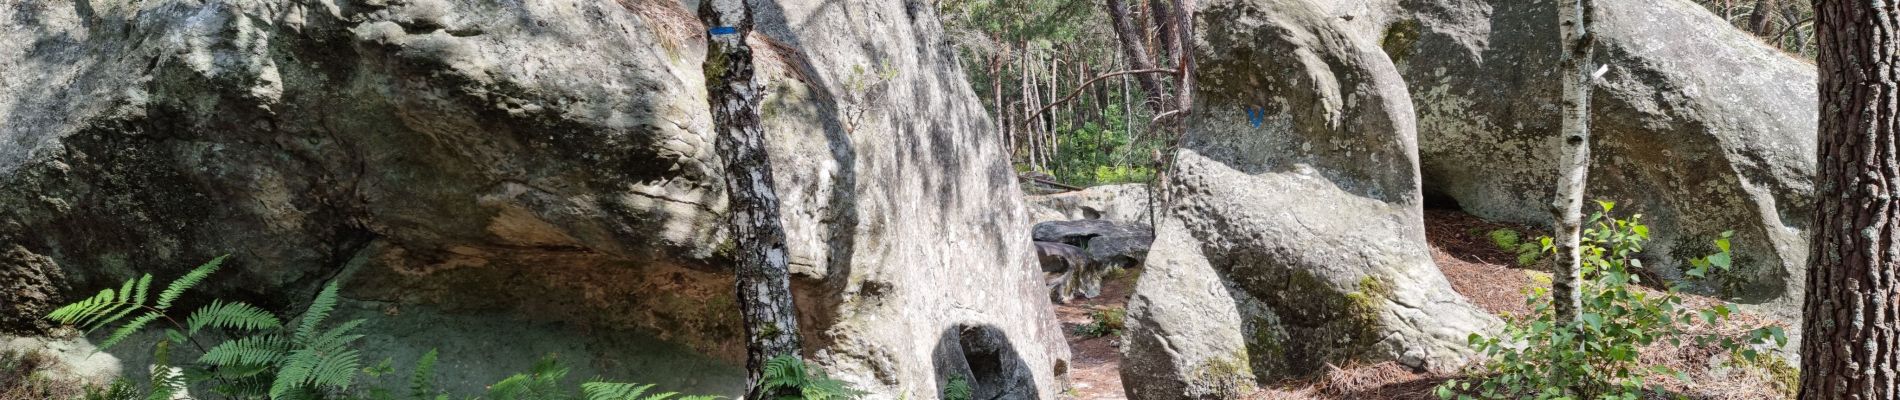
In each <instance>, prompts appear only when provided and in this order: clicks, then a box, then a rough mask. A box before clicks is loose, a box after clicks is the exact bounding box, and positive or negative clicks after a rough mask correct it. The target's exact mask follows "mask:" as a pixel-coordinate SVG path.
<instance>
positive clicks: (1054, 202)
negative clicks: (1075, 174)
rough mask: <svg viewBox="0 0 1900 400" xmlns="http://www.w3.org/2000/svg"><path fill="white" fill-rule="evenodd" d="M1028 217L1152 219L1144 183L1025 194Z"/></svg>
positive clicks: (1056, 218) (1031, 218) (1040, 220)
mask: <svg viewBox="0 0 1900 400" xmlns="http://www.w3.org/2000/svg"><path fill="white" fill-rule="evenodd" d="M1028 203H1029V219H1030V220H1031V221H1034V222H1037V223H1041V222H1048V221H1071V220H1078V219H1105V220H1110V221H1122V222H1140V223H1152V222H1153V221H1150V220H1149V217H1151V216H1152V215H1150V213H1149V212H1148V211H1149V210H1148V203H1149V202H1148V185H1147V184H1142V183H1124V184H1119V185H1102V186H1094V187H1090V188H1088V189H1083V190H1077V191H1072V192H1063V193H1056V194H1045V195H1037V196H1029V197H1028Z"/></svg>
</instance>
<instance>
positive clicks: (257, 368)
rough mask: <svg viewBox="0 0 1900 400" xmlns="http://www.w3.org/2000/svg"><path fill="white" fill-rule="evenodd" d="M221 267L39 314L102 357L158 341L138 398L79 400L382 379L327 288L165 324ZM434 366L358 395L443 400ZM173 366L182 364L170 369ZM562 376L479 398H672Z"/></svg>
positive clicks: (530, 380) (429, 358)
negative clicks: (299, 309)
mask: <svg viewBox="0 0 1900 400" xmlns="http://www.w3.org/2000/svg"><path fill="white" fill-rule="evenodd" d="M223 262H224V257H218V258H216V259H213V260H211V262H208V263H205V264H204V265H200V266H198V267H197V268H194V269H192V270H191V272H188V273H186V274H185V275H184V276H182V277H180V278H178V279H177V280H174V281H172V282H171V283H169V284H167V285H166V286H165V290H163V291H161V292H158V294H157V296H156V297H155V298H153V297H152V296H150V295H151V294H152V293H151V285H152V275H151V274H145V275H144V276H142V277H139V278H135V279H131V280H127V281H125V283H124V284H123V285H121V286H120V288H119V289H118V290H113V289H105V290H103V291H100V292H99V294H98V295H95V296H93V297H91V298H88V299H86V300H81V301H79V302H76V303H73V304H69V305H66V306H64V307H60V308H59V309H57V310H54V311H53V312H52V313H51V314H49V315H48V316H47V318H48V319H51V320H54V321H56V322H59V323H61V324H67V325H73V326H76V327H78V328H80V329H83V330H84V331H86V332H88V333H90V332H92V331H95V330H99V329H111V333H110V334H108V335H107V336H106V337H105V339H104V340H102V341H100V344H99V348H100V349H102V350H103V349H106V348H109V347H112V346H114V345H117V344H119V343H121V342H122V341H124V340H125V339H126V338H128V337H130V336H132V335H133V334H136V333H139V332H142V331H146V330H157V331H161V332H163V336H162V339H161V340H159V341H158V342H157V343H155V344H154V345H153V346H152V354H153V358H152V359H153V364H154V365H153V369H152V370H153V373H152V379H151V381H150V382H149V383H148V384H146V385H145V387H144V388H137V387H133V386H132V385H130V384H127V383H125V382H123V381H121V382H119V383H115V384H114V385H113V386H112V387H110V388H107V389H105V390H99V391H89V392H88V393H87V396H86V398H87V399H101V400H130V399H138V398H144V399H148V400H160V399H170V398H172V397H173V395H174V394H175V393H180V392H182V391H184V390H185V389H186V388H191V387H208V388H209V389H210V390H211V391H212V392H215V393H219V394H222V395H224V396H225V397H229V398H236V399H273V400H277V399H333V398H355V397H353V396H352V395H351V392H350V391H349V389H350V388H351V386H352V384H353V383H355V382H356V380H357V377H358V375H359V374H366V375H371V376H381V375H382V374H385V373H388V372H390V370H391V368H390V367H389V364H390V361H389V360H387V359H385V360H384V361H383V362H382V363H381V364H379V365H377V366H373V367H369V368H364V367H363V366H362V365H361V359H362V351H361V350H360V349H358V348H356V347H355V345H356V341H357V340H358V339H361V338H362V337H363V335H362V334H359V333H356V330H357V328H358V327H360V326H361V325H362V324H363V322H364V321H363V320H360V319H358V320H352V321H347V322H343V323H340V324H327V323H325V321H326V320H327V319H328V318H329V316H330V313H331V312H332V311H334V310H335V309H336V305H337V301H338V295H337V285H336V283H335V282H331V283H329V284H327V285H324V287H323V289H322V290H321V291H320V292H318V293H317V296H316V298H315V299H313V300H312V301H311V302H310V305H309V307H307V308H305V309H304V311H303V313H302V314H300V316H298V317H297V318H291V319H279V318H278V317H277V316H276V315H274V314H272V313H270V312H268V311H265V310H264V309H262V308H259V307H257V306H253V305H250V304H246V303H243V302H231V301H224V300H213V301H211V302H210V303H209V304H207V305H205V306H203V307H200V308H198V309H197V310H196V311H193V312H191V313H190V314H188V316H186V317H185V319H184V320H183V321H182V322H181V321H179V320H178V319H176V318H174V317H175V316H176V315H175V313H176V310H174V309H173V308H172V306H173V305H175V304H176V303H178V302H179V301H180V300H181V299H182V297H183V296H184V293H185V292H186V291H189V290H191V289H192V288H193V287H195V286H197V285H198V284H199V283H202V282H203V281H204V280H205V279H206V278H207V277H209V276H211V274H212V273H214V272H217V270H218V268H219V266H220V265H222V264H223ZM148 300H149V301H148ZM134 315H136V316H134ZM127 317H131V318H130V319H128V318H127ZM286 321H292V322H294V323H287V322H286ZM154 324H158V325H154ZM180 349H185V350H186V351H190V350H198V356H197V357H196V358H190V357H175V356H179V354H175V352H177V351H178V350H180ZM436 357H437V353H436V352H435V351H433V350H432V351H430V352H429V353H428V354H425V355H424V356H423V357H422V359H421V360H419V361H418V362H417V365H416V371H415V375H414V376H413V377H411V379H410V387H409V396H395V395H393V394H392V393H391V392H390V391H389V390H387V389H382V388H369V389H368V390H365V392H367V393H368V394H369V399H372V400H395V399H398V398H404V399H414V400H430V399H435V400H447V399H448V398H449V397H448V396H447V395H444V394H439V393H438V392H439V390H437V389H436V388H435V387H434V386H435V383H434V376H433V374H434V368H435V363H436ZM174 359H179V360H190V361H185V362H173V360H174ZM567 371H568V370H567V368H566V367H563V366H561V365H560V364H559V363H557V362H554V360H553V358H551V357H550V358H547V359H544V360H542V362H540V363H537V364H535V366H534V369H533V370H531V371H530V372H528V373H523V374H516V375H514V376H511V377H508V378H507V379H503V380H502V381H501V382H497V383H496V384H494V385H491V386H490V387H489V390H488V393H487V394H486V395H485V396H483V397H484V398H487V399H493V400H517V399H519V400H566V399H585V400H662V399H670V398H674V396H677V394H676V393H659V394H653V395H648V396H646V397H641V396H642V395H645V394H646V392H648V391H650V390H651V389H652V388H653V385H636V384H626V383H612V382H599V381H595V382H587V383H583V384H581V385H580V393H579V395H575V394H573V393H569V392H566V391H563V390H560V389H559V388H561V387H562V386H558V385H561V384H562V381H563V380H564V379H565V378H566V376H567ZM140 392H143V395H140V394H139V393H140ZM712 398H713V397H687V398H683V399H700V400H705V399H712Z"/></svg>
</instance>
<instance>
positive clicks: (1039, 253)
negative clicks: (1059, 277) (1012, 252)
mask: <svg viewBox="0 0 1900 400" xmlns="http://www.w3.org/2000/svg"><path fill="white" fill-rule="evenodd" d="M1036 261H1037V262H1039V263H1041V264H1042V272H1044V273H1051V274H1060V273H1065V272H1069V271H1073V270H1077V269H1082V268H1085V267H1087V265H1088V263H1089V255H1088V253H1086V252H1083V251H1082V248H1080V247H1075V246H1072V245H1069V244H1068V243H1056V242H1036Z"/></svg>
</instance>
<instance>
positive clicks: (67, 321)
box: [46, 289, 114, 325]
mask: <svg viewBox="0 0 1900 400" xmlns="http://www.w3.org/2000/svg"><path fill="white" fill-rule="evenodd" d="M113 299H114V297H113V296H112V289H106V290H102V291H100V292H99V294H97V295H93V296H92V297H91V298H87V299H85V300H80V301H79V302H76V303H72V304H67V305H65V306H62V307H60V308H58V309H55V310H53V312H52V313H49V314H46V319H50V320H53V322H58V323H60V324H64V325H77V323H78V322H79V320H80V319H82V318H86V317H91V316H93V315H95V314H98V311H99V309H101V308H104V307H106V306H108V305H111V304H112V300H113Z"/></svg>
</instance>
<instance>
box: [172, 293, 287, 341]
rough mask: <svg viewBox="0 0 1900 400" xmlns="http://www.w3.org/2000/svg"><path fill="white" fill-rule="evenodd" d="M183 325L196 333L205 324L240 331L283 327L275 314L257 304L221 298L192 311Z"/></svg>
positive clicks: (192, 332)
mask: <svg viewBox="0 0 1900 400" xmlns="http://www.w3.org/2000/svg"><path fill="white" fill-rule="evenodd" d="M185 325H186V326H189V327H190V333H191V334H193V335H196V334H198V330H200V329H204V328H205V327H207V326H208V327H213V328H220V329H232V330H240V331H262V330H266V329H277V328H280V327H283V322H282V321H278V320H277V316H276V315H271V313H270V312H269V311H264V309H262V308H258V307H257V306H253V305H250V304H245V303H242V302H231V303H226V302H224V301H223V300H213V301H212V302H211V305H208V306H204V308H199V309H198V311H196V312H192V313H191V317H190V318H187V319H185Z"/></svg>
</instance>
